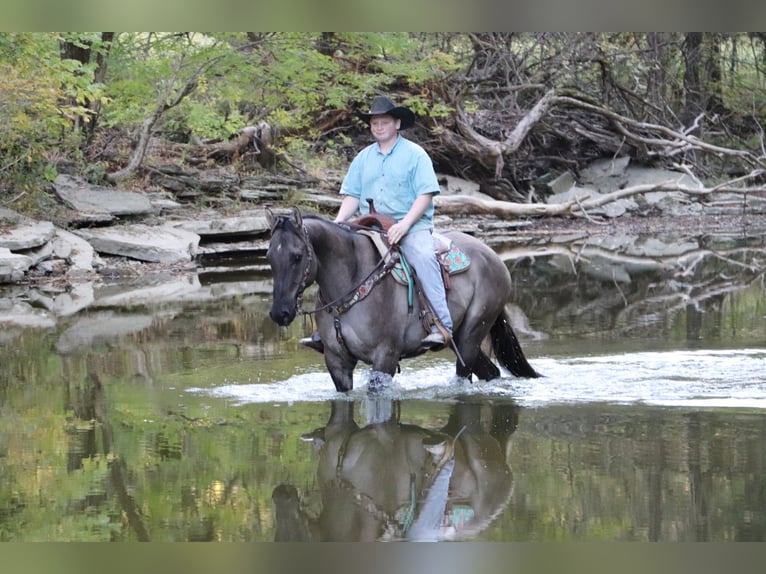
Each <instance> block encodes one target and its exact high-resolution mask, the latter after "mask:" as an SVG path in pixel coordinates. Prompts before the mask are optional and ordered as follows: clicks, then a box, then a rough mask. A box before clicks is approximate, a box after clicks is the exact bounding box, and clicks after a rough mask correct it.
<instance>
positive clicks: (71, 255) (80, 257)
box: [51, 229, 97, 272]
mask: <svg viewBox="0 0 766 574" xmlns="http://www.w3.org/2000/svg"><path fill="white" fill-rule="evenodd" d="M51 244H52V246H53V254H54V256H56V257H58V258H59V259H64V260H66V261H67V262H68V263H69V266H70V271H73V272H89V271H93V263H94V261H96V260H97V256H96V253H95V251H94V249H93V246H91V244H90V243H88V242H87V241H85V240H84V239H83V238H82V237H79V236H77V235H75V234H74V233H71V232H69V231H65V230H63V229H57V230H56V235H55V236H54V238H53V240H52V241H51Z"/></svg>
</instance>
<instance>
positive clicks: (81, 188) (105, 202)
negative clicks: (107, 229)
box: [54, 174, 154, 215]
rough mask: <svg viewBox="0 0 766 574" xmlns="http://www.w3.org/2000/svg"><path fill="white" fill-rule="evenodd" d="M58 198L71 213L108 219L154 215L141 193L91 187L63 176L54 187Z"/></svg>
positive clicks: (69, 176) (76, 179)
mask: <svg viewBox="0 0 766 574" xmlns="http://www.w3.org/2000/svg"><path fill="white" fill-rule="evenodd" d="M54 187H55V189H56V194H57V195H58V196H59V197H60V198H61V199H62V201H64V202H65V203H66V204H67V205H69V206H70V207H71V208H72V209H75V210H77V211H82V212H86V213H87V212H92V213H96V214H109V215H147V214H150V213H153V212H154V207H152V204H151V202H150V201H149V199H148V198H147V197H146V196H145V195H144V194H142V193H136V192H133V191H124V190H119V189H113V188H110V187H104V186H100V185H92V184H90V183H88V182H87V181H85V180H84V179H82V178H80V177H75V176H72V175H65V174H60V175H59V176H57V177H56V181H55V183H54Z"/></svg>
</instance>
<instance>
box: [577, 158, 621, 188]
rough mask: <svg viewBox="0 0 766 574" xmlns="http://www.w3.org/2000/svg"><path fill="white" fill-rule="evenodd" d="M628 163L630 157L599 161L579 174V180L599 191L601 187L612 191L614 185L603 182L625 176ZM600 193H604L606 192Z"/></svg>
mask: <svg viewBox="0 0 766 574" xmlns="http://www.w3.org/2000/svg"><path fill="white" fill-rule="evenodd" d="M629 163H630V157H627V156H626V157H618V158H614V159H599V160H596V161H594V162H593V163H592V164H590V165H589V166H588V167H586V168H585V169H583V170H582V171H581V172H580V179H581V181H582V182H583V183H590V184H593V185H594V186H595V187H598V188H599V189H601V186H602V185H605V187H607V188H609V187H610V186H611V187H612V191H614V189H616V188H617V186H615V185H614V183H612V184H609V183H607V182H605V181H604V180H607V179H609V178H619V177H620V176H622V175H623V174H625V170H626V169H627V167H628V164H629ZM602 191H604V192H606V191H607V190H603V189H602Z"/></svg>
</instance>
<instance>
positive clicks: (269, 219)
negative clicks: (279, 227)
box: [266, 207, 277, 231]
mask: <svg viewBox="0 0 766 574" xmlns="http://www.w3.org/2000/svg"><path fill="white" fill-rule="evenodd" d="M266 223H268V225H269V229H271V230H272V231H274V226H275V225H276V223H277V216H276V215H274V212H273V211H271V210H270V209H269V208H268V207H267V208H266Z"/></svg>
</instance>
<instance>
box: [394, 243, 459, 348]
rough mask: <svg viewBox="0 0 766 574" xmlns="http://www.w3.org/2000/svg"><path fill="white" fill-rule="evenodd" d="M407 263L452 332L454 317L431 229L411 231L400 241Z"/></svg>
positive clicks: (435, 311) (440, 317) (442, 321)
mask: <svg viewBox="0 0 766 574" xmlns="http://www.w3.org/2000/svg"><path fill="white" fill-rule="evenodd" d="M400 246H401V250H402V253H403V254H404V257H405V259H406V260H407V263H409V264H410V266H411V267H412V268H413V269H414V270H415V273H417V275H418V278H419V279H420V283H421V284H422V286H423V292H424V293H425V295H426V297H427V298H428V301H429V302H430V303H431V306H432V307H433V309H434V313H436V316H437V317H438V318H439V321H441V324H442V325H444V327H445V328H446V329H447V330H448V331H449V332H450V334H451V333H452V317H450V314H449V307H447V294H446V292H445V291H444V280H443V279H442V274H441V269H440V267H439V261H438V260H437V259H436V254H435V253H434V241H433V237H432V236H431V230H430V229H422V230H420V231H410V232H409V233H408V234H407V235H405V236H404V239H402V240H401V242H400Z"/></svg>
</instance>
